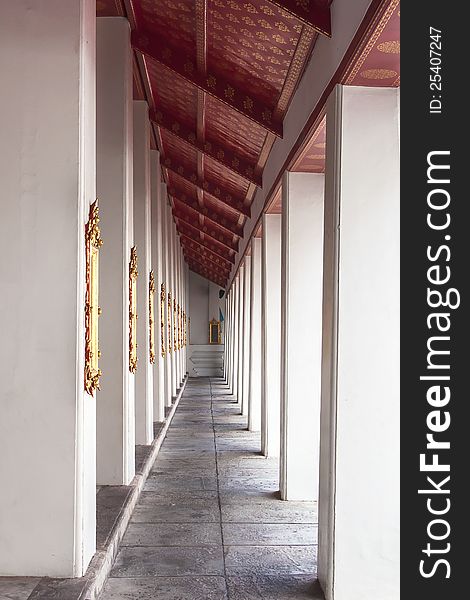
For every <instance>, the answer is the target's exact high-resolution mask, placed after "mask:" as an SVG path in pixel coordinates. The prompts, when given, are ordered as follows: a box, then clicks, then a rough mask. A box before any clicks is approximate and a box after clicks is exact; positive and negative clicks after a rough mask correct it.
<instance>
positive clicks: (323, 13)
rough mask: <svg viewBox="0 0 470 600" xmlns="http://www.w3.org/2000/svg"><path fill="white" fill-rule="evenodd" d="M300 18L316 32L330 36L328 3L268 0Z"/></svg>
mask: <svg viewBox="0 0 470 600" xmlns="http://www.w3.org/2000/svg"><path fill="white" fill-rule="evenodd" d="M268 2H269V3H270V4H275V5H276V6H279V7H280V8H282V9H283V10H285V11H286V12H288V13H289V14H291V15H293V16H294V17H297V19H300V21H302V22H303V23H305V25H308V26H309V27H311V28H312V29H314V30H315V31H318V33H322V34H323V35H326V36H327V37H331V11H330V7H329V5H328V4H327V3H326V2H324V1H318V0H268Z"/></svg>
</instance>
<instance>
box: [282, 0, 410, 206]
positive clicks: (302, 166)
mask: <svg viewBox="0 0 470 600" xmlns="http://www.w3.org/2000/svg"><path fill="white" fill-rule="evenodd" d="M341 83H343V84H344V85H357V86H368V87H398V86H399V85H400V2H399V0H390V1H389V2H388V3H387V6H386V7H385V10H384V11H383V14H382V16H381V18H380V19H379V20H378V22H377V23H374V25H373V27H372V28H371V29H370V31H369V32H368V35H367V36H366V37H365V39H364V41H363V44H362V45H361V46H360V48H358V49H357V51H356V53H355V54H354V56H353V57H352V59H351V62H350V65H349V68H348V69H347V70H346V73H345V75H344V77H343V79H342V81H341ZM325 142H326V120H325V119H322V121H321V122H320V124H319V125H318V128H317V129H316V131H315V132H314V134H313V135H312V136H311V137H310V139H309V140H308V142H307V144H306V145H305V147H304V148H303V150H302V151H301V153H300V155H299V156H298V158H297V160H296V162H295V164H294V166H293V167H292V171H302V172H307V173H323V172H324V171H325V145H326V144H325ZM272 209H273V210H272V211H271V210H270V212H280V197H279V198H277V200H276V202H274V203H273V205H272Z"/></svg>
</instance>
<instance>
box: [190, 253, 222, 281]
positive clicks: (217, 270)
mask: <svg viewBox="0 0 470 600" xmlns="http://www.w3.org/2000/svg"><path fill="white" fill-rule="evenodd" d="M183 253H184V255H185V257H187V258H188V259H191V260H194V261H195V262H197V263H199V264H200V265H201V266H203V267H207V269H209V270H210V271H212V272H213V273H216V274H217V275H219V276H220V277H224V278H227V277H228V276H229V275H230V271H227V270H225V269H223V268H222V267H220V266H217V265H215V264H214V263H211V262H209V261H207V260H206V259H205V258H203V257H202V256H201V255H200V254H197V253H196V252H194V251H192V250H188V249H187V248H185V247H183Z"/></svg>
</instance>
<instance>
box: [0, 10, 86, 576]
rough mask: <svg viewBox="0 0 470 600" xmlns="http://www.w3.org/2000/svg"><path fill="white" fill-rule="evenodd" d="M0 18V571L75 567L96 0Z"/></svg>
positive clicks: (70, 572)
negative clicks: (0, 341)
mask: <svg viewBox="0 0 470 600" xmlns="http://www.w3.org/2000/svg"><path fill="white" fill-rule="evenodd" d="M1 13H2V14H1V19H0V78H1V81H2V89H3V90H5V93H4V94H3V97H2V111H1V114H0V131H1V132H2V134H1V136H0V156H1V157H2V160H0V181H1V182H2V184H1V189H0V210H1V215H2V216H1V219H0V278H1V281H2V293H1V294H0V331H1V337H2V344H1V348H0V377H1V381H2V388H1V391H0V406H1V417H0V482H1V494H0V575H50V576H53V577H71V576H79V575H82V574H83V572H84V571H85V569H86V567H87V565H88V562H89V560H90V558H91V556H92V554H93V552H94V550H95V499H96V488H95V410H96V402H95V398H93V397H91V396H89V395H88V394H86V393H85V391H84V377H83V373H84V351H85V348H84V340H85V333H84V301H85V244H84V224H85V222H86V221H87V219H88V209H89V205H90V203H91V202H93V201H94V200H95V197H96V190H95V22H96V15H95V3H94V2H93V1H92V0H49V2H30V1H29V0H16V1H15V2H3V3H2V7H1ZM7 90H8V93H6V91H7Z"/></svg>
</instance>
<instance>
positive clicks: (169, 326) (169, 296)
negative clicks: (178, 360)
mask: <svg viewBox="0 0 470 600" xmlns="http://www.w3.org/2000/svg"><path fill="white" fill-rule="evenodd" d="M167 320H168V354H171V351H172V346H171V292H168V317H167Z"/></svg>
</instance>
